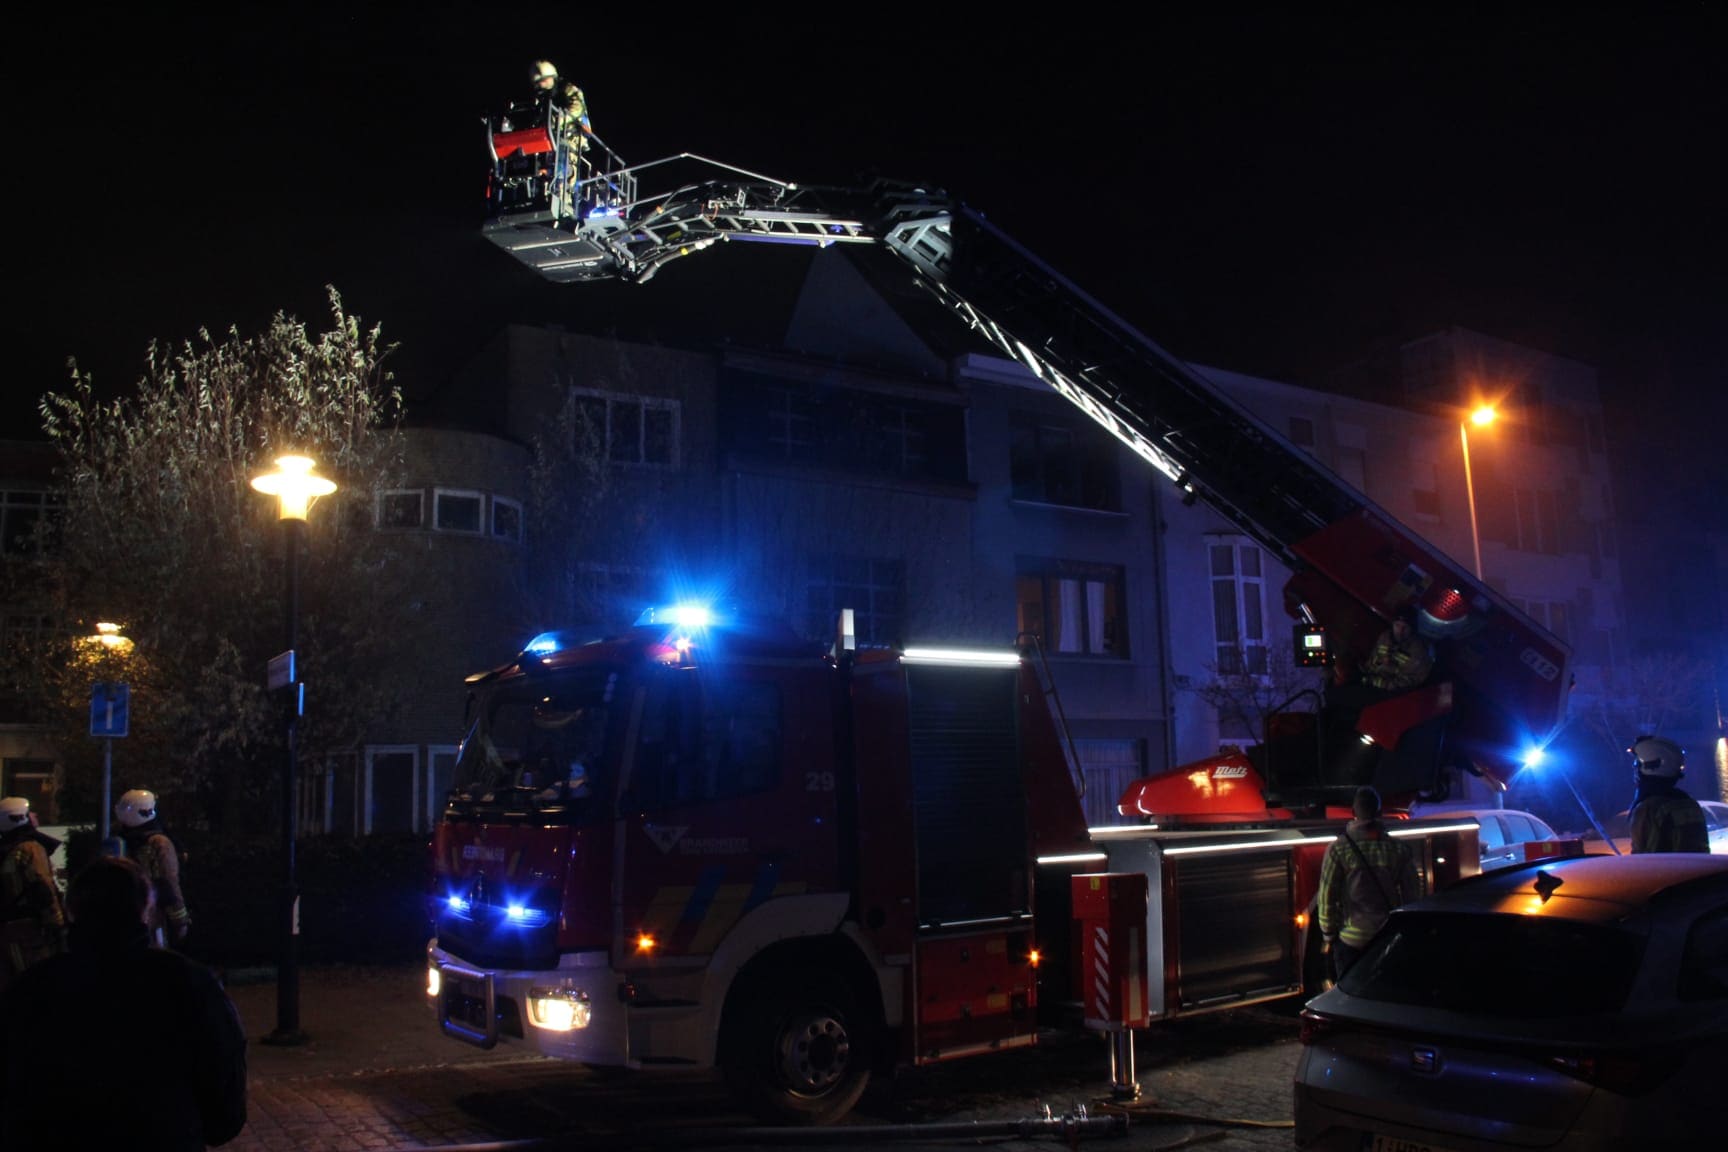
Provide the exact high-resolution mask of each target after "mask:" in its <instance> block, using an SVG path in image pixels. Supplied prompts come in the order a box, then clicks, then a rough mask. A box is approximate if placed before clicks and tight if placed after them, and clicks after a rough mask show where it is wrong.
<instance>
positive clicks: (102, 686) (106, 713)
mask: <svg viewBox="0 0 1728 1152" xmlns="http://www.w3.org/2000/svg"><path fill="white" fill-rule="evenodd" d="M131 698H132V689H131V687H130V686H129V685H126V684H120V683H114V682H110V683H97V684H92V685H91V686H90V735H92V736H109V737H113V736H124V735H126V724H127V720H128V719H129V712H130V710H129V709H128V707H127V705H128V704H129V703H131Z"/></svg>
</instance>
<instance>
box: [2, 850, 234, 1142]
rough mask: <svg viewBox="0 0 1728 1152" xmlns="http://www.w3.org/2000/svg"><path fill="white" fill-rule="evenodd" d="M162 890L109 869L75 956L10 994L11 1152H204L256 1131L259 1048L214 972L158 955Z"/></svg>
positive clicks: (82, 894) (6, 1079)
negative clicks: (156, 926)
mask: <svg viewBox="0 0 1728 1152" xmlns="http://www.w3.org/2000/svg"><path fill="white" fill-rule="evenodd" d="M151 898H152V889H151V886H150V881H149V878H148V877H146V876H145V875H144V872H143V870H142V869H141V868H140V867H139V866H138V865H137V863H136V862H134V861H132V860H128V859H124V858H118V857H111V856H102V857H98V858H97V859H96V860H94V861H92V862H91V863H90V864H89V865H87V866H86V867H85V868H84V870H83V871H81V872H79V873H78V875H77V876H75V877H74V878H73V880H72V885H71V888H70V890H69V891H68V893H67V905H68V911H69V913H70V916H71V921H72V923H71V928H70V929H69V931H68V937H69V941H70V947H69V949H68V950H67V951H66V952H63V953H61V954H59V955H57V956H51V957H49V958H48V959H46V960H44V961H42V962H41V963H40V964H37V965H36V966H35V967H33V968H31V969H30V970H29V971H27V972H25V973H24V974H23V975H22V976H20V977H19V978H18V979H17V980H15V981H13V983H12V985H11V986H10V987H9V988H7V989H6V990H5V991H4V992H0V1147H4V1148H7V1149H13V1148H17V1149H37V1148H40V1149H53V1148H125V1149H128V1150H131V1152H198V1150H202V1149H204V1148H205V1147H206V1146H208V1145H212V1144H225V1143H227V1142H228V1141H229V1140H232V1139H233V1138H234V1137H235V1136H236V1135H238V1134H239V1132H240V1129H241V1128H242V1127H244V1126H245V1123H246V1037H245V1035H244V1033H242V1032H241V1030H240V1021H239V1018H238V1016H237V1015H236V1014H235V1011H234V1005H233V1004H232V1003H231V1002H230V1001H229V999H228V996H227V993H225V992H224V991H223V990H222V986H221V984H220V983H218V981H217V980H216V977H215V976H214V975H213V974H212V973H211V972H210V971H209V969H207V968H204V967H203V966H201V965H199V964H196V963H194V962H192V961H191V960H188V959H187V958H186V957H184V956H181V955H179V954H178V953H175V952H170V951H167V950H165V949H161V948H152V947H150V940H149V932H148V930H147V928H146V926H145V921H146V917H147V915H148V912H149V908H150V901H151Z"/></svg>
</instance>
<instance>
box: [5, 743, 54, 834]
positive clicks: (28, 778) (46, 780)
mask: <svg viewBox="0 0 1728 1152" xmlns="http://www.w3.org/2000/svg"><path fill="white" fill-rule="evenodd" d="M4 767H5V770H4V771H3V772H0V794H3V795H6V796H22V797H24V799H26V800H28V801H30V811H31V812H32V813H33V814H34V815H35V816H36V818H37V819H38V820H40V821H42V823H44V824H59V823H62V821H63V820H64V818H65V816H66V815H67V814H66V813H62V812H61V811H60V805H59V792H58V790H57V789H56V788H55V786H54V761H52V760H25V759H8V760H6V762H5V765H4Z"/></svg>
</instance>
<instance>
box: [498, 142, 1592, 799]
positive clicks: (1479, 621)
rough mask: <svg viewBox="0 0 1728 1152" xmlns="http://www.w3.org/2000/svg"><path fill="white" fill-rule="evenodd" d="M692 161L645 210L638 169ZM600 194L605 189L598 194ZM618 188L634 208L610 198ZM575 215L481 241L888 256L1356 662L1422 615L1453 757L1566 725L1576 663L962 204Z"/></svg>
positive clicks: (708, 196)
mask: <svg viewBox="0 0 1728 1152" xmlns="http://www.w3.org/2000/svg"><path fill="white" fill-rule="evenodd" d="M679 166H683V167H693V168H695V169H696V170H697V171H698V172H699V175H698V177H697V178H695V179H690V180H687V181H683V182H675V183H673V185H672V186H673V191H671V192H666V193H660V194H656V195H652V196H647V197H640V198H638V197H636V196H635V189H636V188H637V187H638V186H639V185H640V183H641V178H642V177H643V176H644V175H645V174H652V175H655V176H660V175H667V174H670V173H671V172H672V171H674V170H675V169H676V168H677V167H679ZM602 181H604V182H602ZM620 189H628V191H629V198H628V199H626V198H624V197H623V196H622V195H621V194H620V191H619V190H620ZM582 203H583V206H584V209H583V213H582V215H581V216H580V218H579V220H564V221H560V220H554V219H553V218H552V217H551V215H550V213H548V212H545V211H535V210H530V211H521V212H513V213H500V214H498V215H496V216H495V217H494V218H493V219H492V220H490V221H488V223H487V225H486V234H487V235H488V237H489V238H490V239H492V240H493V241H494V242H495V243H497V244H498V245H499V246H500V247H503V248H504V249H505V250H506V251H508V252H510V253H511V254H512V255H514V256H515V257H517V258H518V259H519V260H521V261H523V262H524V263H525V264H527V265H528V266H530V267H532V268H534V269H535V270H536V271H538V272H540V273H541V274H542V275H543V276H545V277H547V278H548V279H551V280H555V281H574V280H588V279H596V278H602V277H619V278H623V279H626V280H633V281H637V282H642V281H646V280H648V279H649V278H651V277H652V276H653V275H655V274H656V273H657V272H658V271H659V270H660V269H661V268H662V267H664V266H665V265H666V264H667V263H668V262H670V261H672V260H675V259H678V258H679V257H681V256H686V255H689V254H691V253H693V252H696V251H701V250H703V249H705V248H708V247H710V246H712V245H714V244H716V243H719V242H721V241H733V240H741V241H758V242H769V243H792V244H804V245H819V246H827V245H831V244H840V243H864V244H874V245H880V246H882V247H885V248H887V249H888V250H889V251H891V252H892V253H894V254H895V255H896V256H898V257H899V258H900V259H901V260H902V261H903V262H904V263H905V264H906V265H907V266H908V267H910V268H911V269H912V270H913V272H914V273H915V275H916V279H917V281H918V283H920V284H921V285H922V286H924V287H925V288H927V289H929V290H930V291H931V292H933V293H934V294H935V295H936V297H937V298H938V299H940V300H941V301H942V303H943V304H944V305H945V306H946V307H947V308H948V309H949V310H950V311H952V312H953V313H954V314H955V315H956V317H957V318H958V319H960V320H961V321H962V322H963V323H965V324H966V325H967V326H968V327H970V328H972V329H973V330H975V331H976V332H978V333H980V334H981V335H982V336H983V337H985V338H986V339H988V340H989V341H990V343H992V344H993V345H995V346H996V347H997V348H1000V349H1001V350H1002V352H1003V353H1004V354H1005V355H1007V356H1009V357H1011V358H1012V359H1014V360H1016V361H1018V362H1019V363H1021V364H1023V365H1025V366H1026V367H1027V368H1028V369H1030V370H1031V371H1032V372H1033V373H1034V374H1035V375H1036V376H1037V377H1038V378H1039V379H1040V380H1042V381H1044V382H1045V383H1046V384H1048V385H1050V386H1051V387H1052V388H1054V389H1055V390H1056V391H1058V392H1060V393H1061V394H1062V395H1063V396H1065V397H1067V399H1069V400H1070V401H1072V402H1073V403H1074V404H1075V406H1076V407H1078V408H1080V409H1081V410H1082V411H1084V412H1085V413H1086V414H1087V415H1088V416H1090V417H1091V418H1092V419H1093V420H1095V421H1096V422H1097V423H1098V424H1100V425H1101V426H1103V427H1104V428H1105V429H1107V430H1108V431H1109V432H1110V433H1111V434H1112V435H1114V436H1115V437H1116V438H1117V439H1119V440H1120V441H1121V442H1122V443H1124V444H1126V445H1127V446H1128V447H1129V448H1130V449H1132V450H1133V451H1134V452H1135V453H1136V454H1137V455H1139V456H1140V457H1142V458H1143V459H1145V460H1146V461H1148V462H1149V463H1150V464H1151V465H1152V466H1153V467H1155V468H1157V469H1158V470H1159V471H1160V472H1162V473H1163V474H1164V475H1165V476H1167V477H1169V478H1170V480H1171V481H1172V482H1173V483H1174V484H1175V485H1177V487H1178V488H1179V489H1180V490H1181V491H1182V493H1183V497H1182V498H1183V499H1184V500H1185V501H1187V502H1192V501H1194V500H1201V501H1204V502H1205V503H1206V504H1207V505H1209V506H1210V507H1212V508H1214V509H1215V510H1216V511H1217V512H1218V513H1219V514H1220V515H1221V516H1223V517H1224V518H1225V519H1226V520H1228V521H1229V522H1230V523H1231V524H1233V525H1235V526H1237V527H1238V528H1239V529H1240V530H1241V531H1242V532H1244V533H1246V534H1247V535H1249V536H1251V537H1253V539H1254V540H1256V541H1257V542H1258V543H1259V544H1260V545H1261V546H1262V547H1264V548H1265V549H1266V550H1267V551H1269V552H1270V553H1272V554H1273V555H1274V556H1276V557H1277V558H1278V559H1279V560H1280V561H1281V562H1282V563H1283V564H1284V565H1285V566H1286V567H1288V568H1289V569H1291V570H1292V571H1293V572H1294V573H1296V576H1295V578H1293V579H1292V581H1291V582H1290V585H1289V587H1288V588H1287V589H1286V598H1287V601H1288V603H1287V607H1289V608H1290V610H1291V611H1292V613H1293V614H1297V615H1306V616H1308V617H1310V618H1311V619H1313V620H1317V621H1318V622H1320V623H1323V624H1325V625H1326V626H1327V627H1328V629H1330V630H1332V631H1333V632H1334V634H1335V639H1336V640H1337V641H1339V642H1341V643H1342V644H1344V645H1345V646H1348V647H1353V648H1355V649H1357V650H1361V649H1363V648H1365V647H1366V646H1367V645H1368V644H1370V643H1372V640H1373V638H1374V636H1375V635H1377V634H1378V632H1379V630H1380V628H1381V627H1382V625H1383V621H1384V619H1385V618H1387V617H1389V616H1390V615H1391V614H1392V613H1394V612H1395V611H1396V610H1397V609H1398V608H1399V607H1400V606H1401V605H1403V604H1406V603H1414V604H1417V605H1420V606H1421V607H1423V608H1424V609H1425V610H1426V611H1427V612H1428V613H1429V616H1430V619H1431V620H1433V621H1435V622H1436V626H1437V628H1439V629H1440V630H1441V632H1442V634H1441V635H1438V636H1436V637H1435V640H1436V647H1437V649H1438V650H1439V655H1440V658H1441V661H1442V663H1443V665H1444V666H1445V667H1446V668H1447V669H1448V674H1449V675H1450V676H1451V677H1452V679H1453V680H1454V681H1456V682H1457V683H1458V685H1459V690H1460V691H1461V692H1462V693H1464V694H1465V695H1466V696H1467V697H1468V698H1470V703H1469V706H1468V708H1465V707H1464V706H1463V704H1462V702H1461V703H1460V716H1461V719H1462V721H1463V723H1462V725H1461V730H1460V731H1459V733H1458V736H1459V737H1460V739H1461V740H1462V743H1463V748H1462V750H1463V751H1464V752H1465V753H1466V754H1467V755H1468V756H1469V757H1470V758H1471V759H1472V760H1473V762H1474V763H1476V764H1477V765H1478V767H1479V768H1480V769H1481V770H1484V771H1486V772H1488V773H1489V774H1490V775H1493V776H1495V777H1496V778H1498V779H1500V780H1501V781H1502V782H1504V781H1507V780H1510V778H1511V777H1512V775H1513V774H1515V773H1516V771H1517V770H1518V766H1519V762H1520V760H1521V758H1522V757H1523V755H1524V754H1525V752H1526V751H1527V750H1528V749H1529V748H1530V747H1531V746H1532V745H1540V744H1542V743H1545V742H1546V740H1547V739H1550V738H1551V737H1552V735H1553V733H1554V732H1555V731H1556V730H1557V729H1558V727H1559V724H1560V722H1561V719H1562V716H1563V711H1564V702H1565V695H1566V691H1567V689H1568V686H1569V685H1568V677H1567V673H1566V666H1567V662H1568V658H1569V652H1568V650H1567V648H1566V646H1565V645H1564V644H1562V643H1561V642H1560V641H1559V640H1558V639H1556V638H1555V637H1554V636H1553V635H1551V634H1550V633H1548V632H1547V631H1546V630H1545V629H1543V628H1541V627H1540V626H1538V625H1536V624H1535V623H1534V622H1533V621H1531V620H1529V619H1528V618H1527V617H1526V616H1524V615H1523V614H1522V613H1521V612H1519V611H1518V610H1517V609H1516V608H1515V607H1514V606H1513V605H1512V604H1510V603H1509V602H1508V601H1506V600H1505V599H1504V598H1503V597H1501V596H1499V595H1498V594H1497V593H1495V592H1493V591H1492V590H1491V589H1489V588H1488V587H1486V586H1485V585H1483V584H1482V583H1480V582H1479V581H1477V580H1476V579H1475V578H1474V577H1473V576H1472V574H1471V573H1470V572H1468V571H1466V570H1465V569H1463V568H1462V567H1461V566H1460V565H1459V564H1458V563H1457V562H1455V561H1453V560H1452V559H1451V558H1450V557H1447V556H1446V555H1445V554H1444V553H1443V552H1441V551H1439V550H1438V549H1436V548H1433V547H1432V546H1430V545H1429V544H1427V543H1426V542H1424V541H1423V540H1422V539H1421V538H1420V537H1419V536H1417V535H1416V534H1414V533H1412V532H1410V531H1409V530H1408V529H1406V528H1404V527H1403V526H1402V525H1400V524H1399V523H1398V522H1397V521H1396V520H1394V519H1393V518H1392V517H1391V516H1389V515H1387V514H1386V513H1385V512H1383V511H1382V510H1381V509H1379V508H1378V507H1376V506H1375V505H1374V504H1373V503H1372V502H1371V501H1369V500H1368V498H1367V497H1365V496H1364V495H1362V494H1361V493H1360V492H1357V491H1356V490H1355V489H1354V488H1352V487H1351V486H1350V485H1348V484H1346V483H1345V482H1344V481H1343V480H1341V479H1339V478H1338V477H1337V476H1336V475H1334V474H1333V473H1331V472H1330V471H1328V470H1327V469H1325V468H1324V467H1322V466H1321V465H1320V464H1319V463H1318V462H1317V461H1315V460H1314V459H1313V458H1312V457H1311V456H1310V455H1309V454H1307V453H1306V452H1303V451H1301V450H1300V449H1298V448H1296V447H1295V446H1294V445H1292V444H1290V443H1289V442H1288V441H1286V440H1285V439H1284V438H1283V437H1281V436H1279V435H1278V434H1277V433H1276V432H1274V431H1273V430H1271V429H1270V428H1268V427H1267V426H1266V425H1265V424H1264V423H1262V422H1261V421H1260V420H1259V419H1257V418H1256V417H1254V416H1253V415H1252V414H1250V413H1249V412H1248V411H1247V410H1246V409H1244V408H1242V407H1241V406H1240V405H1238V404H1237V403H1235V402H1234V401H1233V400H1231V399H1230V398H1229V397H1228V396H1226V395H1225V394H1224V393H1223V392H1222V391H1220V390H1219V389H1218V388H1217V387H1216V386H1215V385H1213V384H1212V383H1210V382H1209V381H1207V380H1206V379H1205V378H1204V377H1203V376H1202V375H1201V374H1200V373H1198V372H1196V371H1195V370H1194V369H1192V368H1190V367H1189V366H1188V365H1186V364H1184V363H1183V362H1182V361H1180V360H1178V359H1176V358H1175V357H1173V356H1171V355H1170V354H1169V353H1167V352H1165V351H1164V350H1163V349H1162V348H1160V347H1159V346H1158V345H1156V344H1154V343H1153V342H1152V341H1151V340H1149V339H1147V338H1146V337H1145V336H1144V335H1142V334H1141V333H1140V332H1138V331H1137V330H1135V329H1134V328H1133V327H1132V326H1131V325H1129V324H1128V323H1126V322H1125V321H1123V320H1122V319H1121V318H1119V317H1118V316H1116V315H1115V314H1114V313H1112V312H1111V311H1110V310H1109V309H1107V308H1105V307H1104V306H1103V305H1101V304H1099V303H1098V302H1097V301H1096V300H1094V299H1092V298H1091V297H1090V296H1089V295H1087V294H1086V293H1085V292H1083V291H1082V290H1080V289H1079V288H1078V287H1076V286H1075V285H1074V284H1072V283H1070V282H1069V281H1068V280H1067V279H1066V278H1064V277H1063V276H1061V275H1060V274H1058V273H1057V272H1055V271H1053V270H1052V269H1050V268H1049V267H1048V266H1046V265H1045V264H1044V263H1043V262H1042V261H1040V260H1039V259H1038V258H1037V257H1035V256H1033V255H1032V254H1031V253H1030V252H1028V251H1026V249H1024V248H1023V247H1021V246H1020V245H1019V244H1017V243H1015V242H1014V241H1013V240H1012V239H1010V238H1009V237H1008V236H1006V235H1005V234H1003V233H1002V232H1001V231H1000V230H999V229H997V228H996V227H994V226H993V225H991V224H990V223H989V222H988V221H986V220H985V219H984V218H983V216H981V215H980V214H979V213H977V212H975V211H973V210H972V209H970V208H968V207H966V206H964V205H962V204H960V203H958V202H956V201H954V200H953V199H951V198H950V197H948V196H946V195H945V194H943V193H941V192H939V191H934V190H927V189H924V188H921V187H918V186H916V185H911V184H901V183H892V182H878V183H877V184H875V185H873V186H871V187H869V188H865V189H837V188H806V187H800V186H798V185H794V184H789V183H785V182H781V181H776V180H771V179H768V178H766V177H762V176H760V175H757V174H755V173H749V172H745V171H743V170H741V169H737V168H732V167H730V166H727V165H722V164H718V163H716V162H714V161H711V160H706V159H704V158H702V157H698V156H692V155H689V154H684V155H680V156H675V157H670V158H668V159H666V160H661V161H655V162H654V163H652V164H648V165H642V166H640V167H636V168H630V167H628V166H625V165H622V164H621V163H616V164H613V165H611V167H610V170H609V171H608V172H607V173H606V174H605V175H604V176H603V177H596V178H595V179H594V180H593V181H591V182H590V187H589V189H588V191H587V192H586V193H585V194H584V196H583V197H582Z"/></svg>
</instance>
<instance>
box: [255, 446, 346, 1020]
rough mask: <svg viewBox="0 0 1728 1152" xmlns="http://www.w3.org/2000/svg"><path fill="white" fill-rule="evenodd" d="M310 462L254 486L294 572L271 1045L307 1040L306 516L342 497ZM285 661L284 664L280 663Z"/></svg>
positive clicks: (298, 461)
mask: <svg viewBox="0 0 1728 1152" xmlns="http://www.w3.org/2000/svg"><path fill="white" fill-rule="evenodd" d="M314 467H316V465H314V464H313V462H312V458H311V457H310V456H297V455H294V456H279V457H277V458H276V471H274V472H267V473H265V474H264V475H262V476H259V477H256V478H254V479H253V481H252V487H253V488H255V489H257V490H258V491H259V492H262V493H263V494H264V495H266V496H274V497H276V500H277V508H278V515H279V518H280V519H281V521H282V535H283V540H284V543H285V546H286V550H287V556H286V563H285V564H284V567H285V568H286V569H287V572H288V598H287V599H288V603H287V618H288V648H287V651H286V652H284V653H283V656H284V657H286V660H285V662H282V663H281V665H280V666H281V667H284V668H285V669H286V671H285V673H284V674H283V676H282V679H281V680H280V681H279V683H280V684H281V686H283V687H286V688H288V689H289V691H290V696H289V702H288V709H287V714H288V758H287V762H286V763H285V764H284V765H283V770H282V867H283V873H282V923H281V930H282V938H281V952H280V956H279V959H278V961H277V965H276V1031H274V1032H272V1033H271V1034H270V1035H268V1036H266V1037H265V1038H264V1039H265V1042H266V1043H270V1044H281V1045H289V1044H301V1043H304V1042H305V1040H306V1035H305V1033H303V1032H301V1031H300V968H299V958H298V956H297V955H296V952H297V949H296V944H297V943H298V937H299V919H300V886H299V882H298V880H297V878H296V876H295V869H294V841H295V839H296V838H297V835H298V833H299V828H298V824H299V814H300V813H299V807H300V806H299V803H298V800H299V797H298V792H299V780H298V775H299V762H298V759H297V755H296V751H295V746H294V736H295V727H296V724H297V722H298V721H299V718H300V708H301V704H302V701H303V699H304V697H303V696H302V694H301V693H302V691H303V689H302V686H301V685H300V683H299V682H298V681H299V677H298V676H297V675H296V673H295V671H294V648H295V645H296V644H297V643H298V642H299V636H298V626H299V607H300V548H301V544H302V542H303V541H304V539H305V535H306V513H307V512H308V511H310V509H311V507H312V501H313V500H314V499H316V498H317V497H319V496H328V495H330V494H331V493H332V492H334V491H336V482H335V481H334V480H329V479H326V478H325V477H323V476H315V475H313V473H312V470H313V468H314ZM278 661H281V658H278ZM278 661H272V662H271V663H272V674H273V675H272V684H273V685H275V684H276V683H278V681H277V679H276V676H275V673H276V671H277V667H278Z"/></svg>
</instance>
